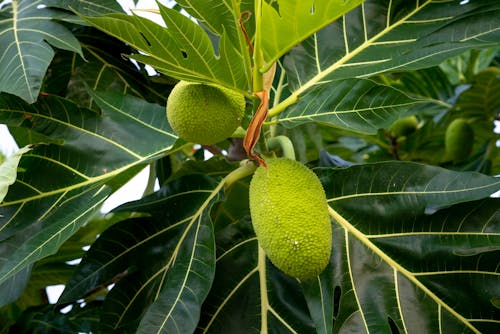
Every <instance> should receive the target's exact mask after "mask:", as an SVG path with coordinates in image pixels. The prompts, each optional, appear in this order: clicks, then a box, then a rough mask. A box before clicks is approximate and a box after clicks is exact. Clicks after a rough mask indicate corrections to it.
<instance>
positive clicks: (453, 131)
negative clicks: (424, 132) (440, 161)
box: [444, 118, 474, 162]
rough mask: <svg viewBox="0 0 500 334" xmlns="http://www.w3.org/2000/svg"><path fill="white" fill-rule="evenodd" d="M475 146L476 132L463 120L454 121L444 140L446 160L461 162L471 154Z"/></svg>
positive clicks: (449, 126)
mask: <svg viewBox="0 0 500 334" xmlns="http://www.w3.org/2000/svg"><path fill="white" fill-rule="evenodd" d="M473 145H474V131H473V130H472V127H471V126H470V125H469V123H467V121H466V120H465V119H463V118H457V119H454V120H453V121H452V122H451V123H450V125H448V128H447V129H446V134H445V138H444V147H445V152H446V160H451V161H454V162H460V161H463V160H465V159H467V157H468V156H469V155H470V154H471V152H472V146H473Z"/></svg>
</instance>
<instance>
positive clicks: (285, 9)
mask: <svg viewBox="0 0 500 334" xmlns="http://www.w3.org/2000/svg"><path fill="white" fill-rule="evenodd" d="M363 1H364V0H349V1H344V0H333V1H332V0H314V1H311V0H309V1H303V0H287V1H275V4H272V5H271V4H269V3H267V2H266V1H262V22H261V26H262V28H261V29H262V52H263V53H264V60H265V61H266V63H267V64H272V63H274V62H275V61H276V60H278V58H280V57H281V56H283V55H284V54H285V53H286V52H287V51H289V50H290V49H291V48H292V47H294V46H295V45H297V44H298V43H300V42H302V41H303V40H304V39H306V38H307V37H309V36H311V35H312V34H314V33H315V32H316V31H318V30H320V29H321V28H323V27H325V26H326V25H328V24H330V23H331V22H333V21H335V20H336V19H338V18H339V17H341V16H342V15H344V14H346V13H347V12H349V11H350V10H352V9H353V8H355V7H356V6H358V5H359V4H361V3H362V2H363ZM276 3H277V4H276ZM274 5H276V6H277V7H278V10H276V8H274Z"/></svg>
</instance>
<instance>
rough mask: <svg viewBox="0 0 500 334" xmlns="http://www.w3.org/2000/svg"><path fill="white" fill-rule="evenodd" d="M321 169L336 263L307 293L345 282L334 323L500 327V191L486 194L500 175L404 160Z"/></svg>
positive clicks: (346, 326) (360, 327)
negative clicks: (494, 196)
mask: <svg viewBox="0 0 500 334" xmlns="http://www.w3.org/2000/svg"><path fill="white" fill-rule="evenodd" d="M403 174H404V175H403ZM321 175H322V176H323V178H322V179H323V181H324V182H325V183H326V192H327V197H328V198H329V201H330V206H331V214H332V217H333V218H334V221H335V223H334V230H335V231H334V245H335V247H334V248H335V249H334V256H333V257H332V264H333V268H334V271H333V276H329V275H328V274H323V275H321V276H320V278H319V279H318V283H317V285H318V286H317V287H315V288H314V289H312V290H311V289H310V290H309V293H310V294H311V296H312V297H313V298H314V300H317V297H318V294H320V293H322V294H323V293H325V291H324V289H321V287H322V286H325V285H326V286H329V285H332V284H333V286H335V287H336V289H338V290H337V291H338V293H340V296H338V297H337V300H338V310H337V314H336V321H335V323H334V327H333V331H334V332H340V333H342V332H344V331H354V332H359V333H363V332H364V333H371V332H378V331H383V332H384V331H391V328H398V330H399V331H400V332H404V333H407V332H408V333H413V332H429V333H432V332H439V331H443V330H444V331H446V332H448V331H450V332H474V333H480V332H495V331H496V330H498V328H499V326H498V321H499V319H500V312H499V310H498V308H497V307H496V306H495V305H494V300H495V298H497V296H498V294H499V293H500V290H499V289H498V286H499V285H498V273H497V270H498V255H499V248H498V244H499V242H500V233H499V232H500V229H499V228H500V216H499V212H498V199H489V198H486V199H484V198H485V197H487V196H489V195H490V194H491V193H493V192H494V191H496V190H497V189H498V186H499V181H498V179H496V178H492V177H487V176H484V175H481V174H478V173H465V172H464V173H462V172H452V171H448V170H443V169H440V168H437V167H430V166H424V165H418V164H413V163H396V162H387V163H381V164H374V165H364V166H353V167H350V168H347V169H343V170H331V171H329V172H327V174H321ZM347 180H350V182H347ZM436 206H438V207H446V208H445V209H441V210H438V211H437V212H435V211H436ZM334 291H335V290H331V291H329V293H328V295H327V297H325V298H326V299H330V298H331V300H333V299H334ZM471 300H474V303H471V302H470V301H471ZM312 301H313V300H311V302H312ZM314 305H315V306H316V307H319V305H317V301H316V302H314ZM326 321H328V319H326Z"/></svg>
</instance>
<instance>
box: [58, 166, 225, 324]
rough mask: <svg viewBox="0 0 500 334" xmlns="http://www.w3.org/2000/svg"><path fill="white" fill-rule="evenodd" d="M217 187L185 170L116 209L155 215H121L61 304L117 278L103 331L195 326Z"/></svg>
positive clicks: (206, 278)
mask: <svg viewBox="0 0 500 334" xmlns="http://www.w3.org/2000/svg"><path fill="white" fill-rule="evenodd" d="M220 187H221V185H217V186H216V184H215V183H214V181H213V180H211V179H209V178H207V177H204V176H185V177H183V178H181V179H178V180H176V181H173V182H172V183H170V184H168V185H167V186H165V187H164V188H161V189H160V190H159V191H158V192H156V193H154V194H152V195H150V196H147V197H145V198H143V199H141V200H139V201H136V202H132V203H129V204H127V205H124V206H121V207H120V208H118V209H117V210H116V211H127V210H132V211H140V212H148V213H150V214H154V218H147V217H145V218H135V219H129V220H125V221H123V222H120V223H117V224H115V225H113V226H112V227H111V228H110V229H108V230H107V231H105V232H104V233H103V234H102V235H101V236H100V238H99V239H98V240H97V242H96V243H94V244H93V245H92V247H91V248H90V250H89V251H88V253H87V255H86V256H85V258H84V259H83V261H82V263H81V264H80V265H79V267H78V270H77V272H76V273H75V275H74V277H73V278H72V279H71V280H70V281H69V282H68V285H67V288H66V290H65V291H64V293H63V295H62V296H61V299H60V301H59V302H60V303H64V302H68V301H71V300H75V299H78V298H81V297H82V296H84V295H86V294H88V293H89V292H91V291H92V290H93V289H96V288H97V287H99V286H101V285H103V284H104V285H106V284H110V283H111V282H114V281H115V280H116V281H117V280H118V279H120V278H121V280H119V282H117V284H116V286H115V287H114V288H113V289H112V290H111V292H110V293H109V294H108V296H107V298H106V301H105V304H104V312H105V313H104V314H103V316H102V318H101V321H102V326H103V330H105V331H107V332H113V331H121V330H132V329H133V330H134V331H135V330H138V331H139V332H140V331H145V332H148V333H150V332H152V331H154V332H159V333H160V332H162V333H163V332H169V333H170V332H179V333H189V332H192V331H193V330H194V328H195V327H196V324H197V322H198V317H199V312H200V307H201V303H202V302H203V300H204V296H205V295H206V294H207V293H208V289H209V288H210V285H211V282H212V278H213V270H214V262H213V261H215V253H214V251H215V245H214V239H213V230H212V227H211V221H210V217H209V215H208V213H209V211H210V208H211V205H212V201H213V200H215V199H216V198H217V196H218V192H219V190H220ZM112 245H113V246H112ZM111 246H112V247H111ZM143 317H144V318H143ZM141 319H142V321H141ZM175 326H179V327H178V329H175V330H174V329H173V328H175Z"/></svg>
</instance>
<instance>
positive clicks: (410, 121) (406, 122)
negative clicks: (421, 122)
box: [389, 115, 418, 138]
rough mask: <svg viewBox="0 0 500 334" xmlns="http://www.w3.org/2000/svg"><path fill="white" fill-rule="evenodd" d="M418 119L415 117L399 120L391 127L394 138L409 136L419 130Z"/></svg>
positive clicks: (390, 131)
mask: <svg viewBox="0 0 500 334" xmlns="http://www.w3.org/2000/svg"><path fill="white" fill-rule="evenodd" d="M417 125H418V119H417V117H416V116H415V115H412V116H409V117H405V118H401V119H398V120H397V121H395V122H394V123H392V125H391V126H390V127H389V133H390V134H391V136H393V137H396V138H397V137H402V136H408V135H410V134H412V133H413V132H415V130H417Z"/></svg>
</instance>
